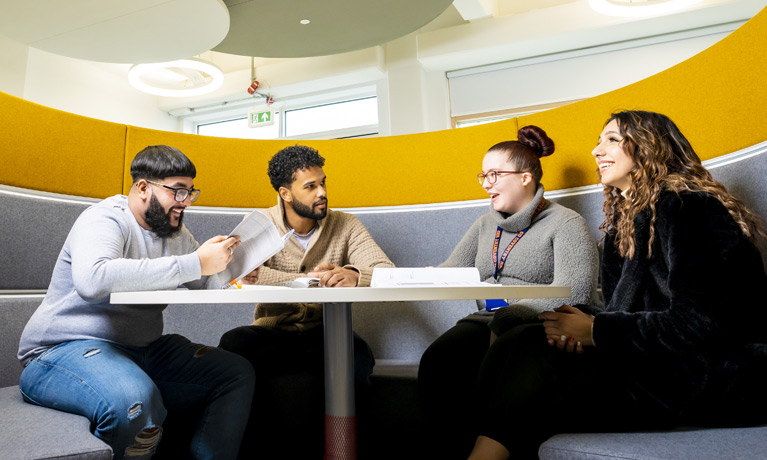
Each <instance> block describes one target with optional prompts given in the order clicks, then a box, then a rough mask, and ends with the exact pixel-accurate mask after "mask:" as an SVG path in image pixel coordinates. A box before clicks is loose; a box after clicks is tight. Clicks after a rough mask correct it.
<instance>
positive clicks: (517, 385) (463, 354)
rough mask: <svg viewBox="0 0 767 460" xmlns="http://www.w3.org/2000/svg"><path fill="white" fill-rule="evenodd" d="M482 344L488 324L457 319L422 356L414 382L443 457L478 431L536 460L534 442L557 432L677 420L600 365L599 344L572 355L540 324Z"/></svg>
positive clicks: (460, 449)
mask: <svg viewBox="0 0 767 460" xmlns="http://www.w3.org/2000/svg"><path fill="white" fill-rule="evenodd" d="M488 344H489V329H488V328H487V327H486V326H484V325H482V324H477V323H469V322H464V323H459V324H457V325H456V326H455V327H454V328H452V329H450V330H449V331H448V332H446V333H445V334H444V335H443V336H441V337H440V338H438V339H437V341H435V342H434V344H432V346H431V347H429V349H428V350H427V351H426V353H424V357H423V358H422V360H421V369H420V371H419V384H420V386H421V392H422V394H423V398H424V403H425V404H424V405H425V409H426V410H427V411H428V413H429V414H431V420H432V423H435V425H434V426H435V428H436V429H435V430H432V435H433V436H437V442H438V444H435V445H437V446H442V447H446V448H445V452H447V453H446V455H447V457H442V458H465V457H466V456H467V453H468V452H470V451H471V447H472V446H473V443H474V440H475V439H476V436H477V435H483V436H487V437H489V438H491V439H494V440H496V441H498V442H500V443H501V444H503V445H504V446H505V447H506V448H507V449H508V450H509V452H510V453H511V458H515V459H517V458H519V459H535V458H537V452H538V447H539V446H540V444H541V443H542V442H543V441H545V440H546V439H548V438H549V437H550V436H552V435H554V434H557V433H563V432H588V431H617V430H620V431H624V430H625V431H629V430H638V429H648V428H654V429H661V428H668V427H672V426H674V425H676V424H677V423H678V418H677V415H676V414H674V413H673V412H671V411H670V410H669V409H668V408H666V407H665V406H663V405H662V404H660V403H659V402H658V401H657V400H656V399H655V398H653V397H652V395H649V394H648V393H646V392H645V391H644V390H642V388H641V387H639V386H638V385H636V384H635V383H634V382H632V381H630V380H628V379H626V378H625V377H623V376H622V375H620V374H618V373H616V372H615V370H614V369H613V367H612V366H607V365H605V364H604V362H603V361H602V360H601V359H600V357H599V354H598V350H597V349H594V348H592V349H587V350H586V353H584V354H583V355H576V354H572V353H566V352H563V351H560V350H557V349H556V348H554V347H550V346H549V345H548V344H547V342H546V338H545V336H544V333H543V326H541V325H540V324H537V323H534V324H526V325H522V326H517V327H515V328H512V329H510V330H509V331H507V332H506V333H504V334H502V335H501V336H500V337H499V338H498V339H497V340H496V341H495V342H494V343H493V345H492V346H490V347H488ZM483 348H484V350H485V351H484V352H483V351H482V350H483ZM451 352H452V353H454V354H453V356H450V353H451ZM440 366H442V367H440ZM445 368H447V369H445ZM440 381H441V385H439V383H440ZM472 383H473V386H472ZM437 398H444V399H442V400H441V401H439V400H438V399H437ZM440 403H441V408H439V407H438V406H439V404H440ZM439 417H445V418H444V419H442V420H439ZM451 451H452V452H454V453H453V454H451V453H450V452H451Z"/></svg>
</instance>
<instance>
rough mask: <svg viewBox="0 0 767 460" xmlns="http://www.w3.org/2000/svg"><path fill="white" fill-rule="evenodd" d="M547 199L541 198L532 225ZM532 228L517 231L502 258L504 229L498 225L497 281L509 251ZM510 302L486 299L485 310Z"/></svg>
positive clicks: (496, 246)
mask: <svg viewBox="0 0 767 460" xmlns="http://www.w3.org/2000/svg"><path fill="white" fill-rule="evenodd" d="M546 202H547V200H546V199H543V200H541V203H540V204H539V205H538V207H537V208H535V212H534V213H533V215H532V216H531V217H530V225H532V222H533V220H534V219H535V217H536V216H537V215H538V213H539V212H541V210H542V209H543V207H544V206H546ZM528 229H530V227H527V228H526V229H524V230H522V231H520V232H519V233H517V234H516V235H515V236H514V238H512V240H511V242H510V243H509V245H508V246H507V247H506V250H505V251H503V254H501V256H500V258H499V257H498V249H500V248H499V246H500V245H501V235H502V234H503V229H502V228H501V227H500V226H498V230H496V231H495V241H494V242H493V279H495V282H496V283H497V282H498V276H499V275H500V274H501V270H502V269H503V265H504V264H505V263H506V258H507V257H508V256H509V253H510V252H511V250H512V249H513V248H514V246H515V245H516V244H517V243H518V242H519V240H520V239H522V237H523V236H525V233H527V230H528ZM508 306H509V302H508V299H487V300H485V310H487V311H493V310H497V309H499V308H502V307H508Z"/></svg>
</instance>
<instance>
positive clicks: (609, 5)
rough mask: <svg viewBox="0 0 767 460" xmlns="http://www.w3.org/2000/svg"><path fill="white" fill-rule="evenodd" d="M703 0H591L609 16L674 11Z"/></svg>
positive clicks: (593, 5)
mask: <svg viewBox="0 0 767 460" xmlns="http://www.w3.org/2000/svg"><path fill="white" fill-rule="evenodd" d="M700 1H701V0H589V5H591V8H592V9H593V10H594V11H596V12H598V13H601V14H604V15H607V16H655V15H661V14H668V13H673V12H675V11H678V10H681V9H684V8H687V7H690V6H692V5H694V4H696V3H698V2H700Z"/></svg>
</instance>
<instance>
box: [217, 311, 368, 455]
mask: <svg viewBox="0 0 767 460" xmlns="http://www.w3.org/2000/svg"><path fill="white" fill-rule="evenodd" d="M219 347H221V348H223V349H225V350H228V351H231V352H234V353H237V354H239V355H241V356H244V357H245V358H247V359H248V360H249V361H250V363H251V364H252V365H253V369H254V370H255V373H256V388H255V394H254V395H253V403H252V406H251V412H250V420H249V422H248V426H247V428H246V430H245V436H244V438H243V442H242V446H241V449H240V458H241V459H246V458H247V459H251V458H301V459H303V458H307V459H315V458H316V459H321V458H322V457H323V453H324V428H323V427H324V412H325V393H324V382H325V380H324V370H323V365H324V341H323V329H322V328H321V327H317V328H314V329H311V330H309V331H305V332H301V333H298V332H286V331H281V330H277V329H273V328H269V327H261V326H242V327H238V328H235V329H232V330H231V331H228V332H227V333H225V334H224V335H223V336H222V337H221V341H220V343H219ZM374 364H375V360H374V358H373V352H372V350H371V349H370V347H369V346H368V344H367V343H366V342H365V341H364V340H362V338H360V337H359V336H358V335H357V334H356V333H355V334H354V376H355V393H356V400H357V406H358V407H357V414H358V415H357V417H358V419H362V418H364V414H365V409H366V407H367V396H368V394H369V385H370V374H371V373H372V372H373V366H374ZM359 425H360V426H361V425H362V423H360V424H359ZM363 433H364V430H362V428H360V429H359V436H360V437H362V436H363Z"/></svg>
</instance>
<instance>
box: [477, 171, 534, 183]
mask: <svg viewBox="0 0 767 460" xmlns="http://www.w3.org/2000/svg"><path fill="white" fill-rule="evenodd" d="M526 172H527V171H489V172H487V173H479V174H477V179H479V185H484V184H485V179H487V181H488V182H490V183H491V184H495V182H496V181H497V180H498V175H499V174H522V173H526Z"/></svg>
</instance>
